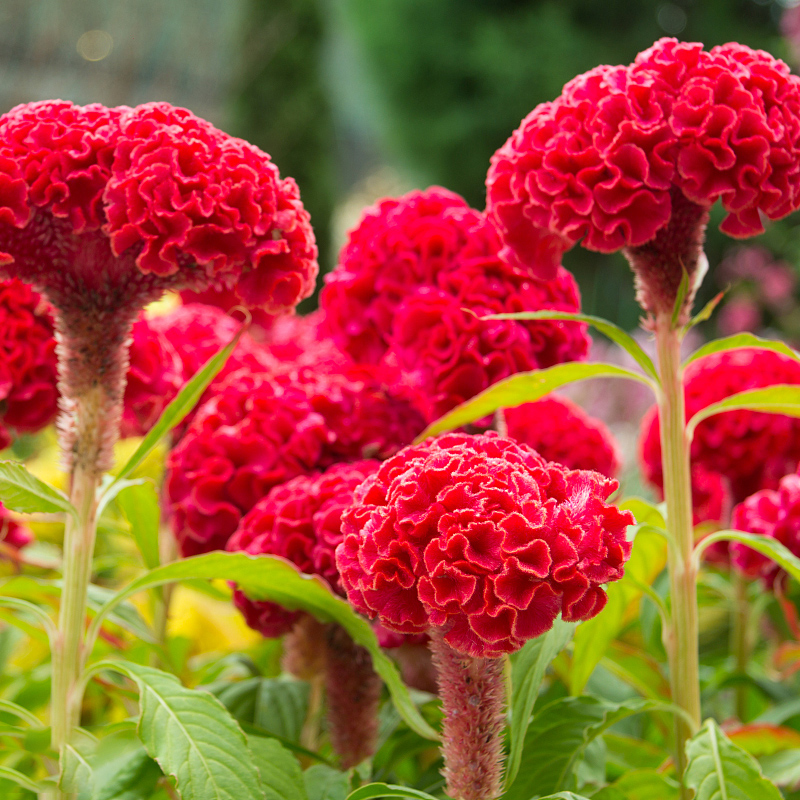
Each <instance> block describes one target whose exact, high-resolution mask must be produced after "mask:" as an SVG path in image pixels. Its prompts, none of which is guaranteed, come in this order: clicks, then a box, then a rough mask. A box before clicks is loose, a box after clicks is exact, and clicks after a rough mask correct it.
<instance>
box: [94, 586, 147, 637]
mask: <svg viewBox="0 0 800 800" xmlns="http://www.w3.org/2000/svg"><path fill="white" fill-rule="evenodd" d="M113 596H114V592H113V591H112V590H111V589H107V588H106V587H105V586H98V585H97V584H94V583H90V584H89V586H88V587H87V593H86V605H88V606H89V608H91V609H92V610H93V611H98V610H99V609H101V608H103V607H104V605H105V603H107V602H108V600H109V598H111V597H113ZM108 619H109V621H110V622H113V623H114V624H115V625H119V627H120V628H122V629H123V630H126V631H128V632H129V633H132V634H133V635H134V636H136V637H138V638H139V639H141V640H142V641H143V642H149V643H151V644H152V643H154V642H155V641H156V637H155V634H154V633H153V631H152V630H151V629H150V626H149V625H148V624H147V623H146V622H145V621H144V617H142V615H141V614H140V613H139V610H138V609H137V608H136V606H134V605H132V604H131V603H119V604H118V605H116V606H115V607H114V610H113V612H112V613H111V614H109V615H108Z"/></svg>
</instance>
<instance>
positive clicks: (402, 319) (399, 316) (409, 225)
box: [320, 187, 589, 416]
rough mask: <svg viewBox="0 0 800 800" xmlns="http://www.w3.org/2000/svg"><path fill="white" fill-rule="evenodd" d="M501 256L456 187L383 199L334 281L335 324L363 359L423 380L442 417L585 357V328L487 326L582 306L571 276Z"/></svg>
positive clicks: (488, 227) (330, 301) (336, 334)
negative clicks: (508, 380) (518, 376)
mask: <svg viewBox="0 0 800 800" xmlns="http://www.w3.org/2000/svg"><path fill="white" fill-rule="evenodd" d="M499 249H500V241H499V239H498V236H497V233H496V231H495V229H494V227H493V225H492V224H491V223H490V222H489V221H488V220H487V218H486V217H485V216H484V215H483V214H481V213H480V212H478V211H475V210H474V209H472V208H470V207H469V205H467V203H466V202H465V201H464V200H463V199H462V198H461V197H459V196H458V195H456V194H453V193H452V192H448V191H447V190H445V189H441V188H438V187H432V188H430V189H428V190H426V191H416V192H411V193H410V194H407V195H405V196H403V197H400V198H396V199H386V200H383V201H381V202H380V203H378V204H377V205H376V206H373V207H372V208H370V209H368V210H367V211H366V212H365V214H364V216H363V218H362V221H361V223H360V224H359V226H358V227H356V228H355V229H354V230H353V231H351V232H350V238H349V241H348V243H347V244H346V245H345V247H344V248H343V250H342V254H341V258H340V262H339V265H338V266H337V267H336V269H334V270H333V272H331V273H330V274H329V275H328V276H326V286H325V288H324V289H323V291H322V294H321V298H320V303H321V306H322V308H323V310H324V312H325V324H326V325H327V327H328V329H329V330H330V332H331V335H332V336H333V338H334V339H335V341H337V342H338V343H339V344H340V346H341V347H342V348H343V349H344V350H345V351H347V352H348V353H349V354H350V355H351V356H352V357H353V358H354V359H355V360H356V361H363V362H369V363H379V362H384V363H387V364H391V365H394V366H399V367H400V368H401V370H402V371H403V372H406V373H408V374H411V375H413V376H414V378H415V380H416V381H417V383H418V386H419V388H420V389H421V390H422V391H423V392H424V393H425V394H426V395H427V396H429V397H430V399H431V411H430V415H431V416H438V415H439V414H441V413H442V412H443V411H446V410H448V409H449V408H452V407H453V406H454V405H456V404H458V403H460V402H462V401H463V400H465V399H467V398H469V397H472V396H473V395H474V394H476V393H477V392H479V391H481V390H483V389H485V388H486V387H487V386H489V385H490V384H491V383H494V382H495V381H497V380H499V379H501V378H504V377H507V376H508V375H510V374H512V373H514V372H519V371H521V370H529V369H534V368H537V367H549V366H552V365H553V364H557V363H561V362H564V361H570V360H576V359H580V358H584V357H585V356H586V353H587V350H588V344H589V341H588V338H587V337H586V331H585V327H584V326H582V325H579V324H576V323H569V322H556V321H552V320H548V321H536V322H533V321H530V322H518V321H509V320H503V321H491V322H490V321H481V320H480V319H479V318H478V317H479V316H480V315H482V314H483V315H485V314H497V313H513V312H519V311H538V310H542V309H554V310H559V311H568V312H575V311H577V310H579V308H580V295H579V292H578V288H577V284H576V283H575V281H574V279H573V278H572V276H571V275H570V274H569V273H568V272H567V271H566V270H564V269H563V268H561V269H559V270H557V272H556V274H555V275H554V276H552V279H551V280H549V281H544V282H538V281H531V280H530V279H529V278H528V277H527V276H525V275H524V274H521V273H520V272H518V271H515V270H514V269H512V268H511V267H509V266H508V264H505V263H504V262H503V261H501V260H500V258H499V257H498V252H499Z"/></svg>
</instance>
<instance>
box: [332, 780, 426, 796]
mask: <svg viewBox="0 0 800 800" xmlns="http://www.w3.org/2000/svg"><path fill="white" fill-rule="evenodd" d="M373 797H406V798H412V799H413V798H418V800H436V798H435V797H434V796H433V795H431V794H428V793H427V792H420V791H419V790H418V789H408V788H406V787H404V786H391V785H388V784H386V783H370V784H368V785H367V786H361V787H360V788H358V789H356V790H355V791H354V792H351V793H350V794H349V795H347V800H371V798H373Z"/></svg>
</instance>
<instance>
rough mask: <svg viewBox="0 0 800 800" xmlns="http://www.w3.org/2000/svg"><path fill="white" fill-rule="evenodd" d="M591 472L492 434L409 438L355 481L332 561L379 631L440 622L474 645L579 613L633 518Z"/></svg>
mask: <svg viewBox="0 0 800 800" xmlns="http://www.w3.org/2000/svg"><path fill="white" fill-rule="evenodd" d="M616 488H617V484H616V482H615V481H610V480H607V479H605V478H603V477H602V476H600V475H598V474H597V473H593V472H584V471H579V470H569V469H567V468H565V467H563V466H561V465H558V464H554V463H548V462H546V461H545V460H544V459H542V458H541V457H540V456H539V455H538V454H537V453H535V452H534V451H533V450H531V449H530V448H528V447H526V446H524V445H519V444H517V443H516V442H514V441H512V440H510V439H506V438H503V437H500V436H498V435H496V434H492V433H489V434H480V435H474V436H469V435H466V434H450V435H445V436H443V437H441V438H439V439H435V440H429V441H427V442H425V443H424V444H421V445H418V446H413V447H407V448H405V449H404V450H402V451H401V452H400V453H398V454H397V455H396V456H394V457H392V458H390V459H389V460H388V461H385V462H384V463H383V464H382V465H381V466H380V468H379V469H378V471H377V472H376V473H374V475H372V476H371V477H370V478H368V479H367V480H366V481H365V482H364V483H363V484H361V486H360V487H359V488H358V489H357V490H356V495H355V503H354V505H353V506H351V507H350V508H349V509H348V510H347V511H346V512H345V513H344V515H343V517H342V527H343V531H344V541H343V542H342V544H341V545H340V546H339V548H337V551H336V560H337V564H338V567H339V572H340V574H341V580H342V584H343V586H344V588H345V590H346V591H347V596H348V598H349V600H350V602H351V603H352V604H353V605H354V606H355V607H356V608H357V609H358V610H359V611H361V612H362V613H364V614H367V615H369V616H370V617H375V616H378V618H379V619H380V622H381V624H382V625H384V626H385V627H387V628H389V629H390V630H395V631H398V632H401V633H422V632H425V631H427V630H428V629H430V628H434V627H435V628H441V629H442V630H443V632H444V638H445V640H446V641H447V642H448V643H449V644H450V645H451V646H452V647H453V648H455V649H456V650H459V651H460V652H462V653H465V654H467V655H471V656H475V657H483V656H496V655H499V654H501V653H507V652H511V651H513V650H516V649H518V648H519V647H521V646H522V645H523V644H524V642H525V641H526V640H527V639H530V638H533V637H535V636H538V635H539V634H541V633H543V632H544V631H546V630H548V629H549V628H550V627H551V626H552V624H553V621H554V620H555V618H556V616H558V614H559V612H560V613H561V615H562V619H565V620H568V621H577V620H582V619H589V618H591V617H593V616H594V615H595V614H598V613H599V612H600V610H601V609H602V608H603V606H604V605H605V602H606V594H605V592H604V591H603V589H602V588H601V584H603V583H607V582H609V581H613V580H617V579H618V578H620V577H621V576H622V568H623V564H624V562H625V561H626V560H627V558H628V556H629V555H630V549H631V545H630V543H629V542H628V541H627V539H626V538H625V531H626V527H627V526H628V525H630V524H632V522H633V517H632V515H631V514H630V513H629V512H620V511H619V510H618V509H617V508H615V507H614V506H612V505H609V504H607V503H606V502H605V501H606V500H607V499H608V497H609V495H610V494H611V493H612V492H613V491H614V490H615V489H616Z"/></svg>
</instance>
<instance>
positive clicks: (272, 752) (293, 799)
mask: <svg viewBox="0 0 800 800" xmlns="http://www.w3.org/2000/svg"><path fill="white" fill-rule="evenodd" d="M247 744H248V746H249V747H250V752H252V753H253V756H254V758H255V763H256V767H257V769H258V772H259V774H260V775H261V783H262V784H263V786H264V792H265V794H264V800H308V795H307V794H306V787H305V784H304V783H303V771H302V770H301V769H300V764H299V763H298V762H297V759H296V758H295V757H294V756H293V755H292V754H291V753H290V752H289V751H288V750H287V749H286V748H285V747H283V746H282V745H281V744H280V742H278V741H277V740H275V739H265V738H264V737H262V736H248V737H247Z"/></svg>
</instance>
